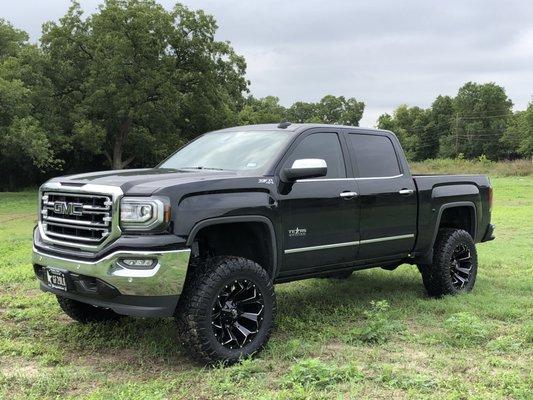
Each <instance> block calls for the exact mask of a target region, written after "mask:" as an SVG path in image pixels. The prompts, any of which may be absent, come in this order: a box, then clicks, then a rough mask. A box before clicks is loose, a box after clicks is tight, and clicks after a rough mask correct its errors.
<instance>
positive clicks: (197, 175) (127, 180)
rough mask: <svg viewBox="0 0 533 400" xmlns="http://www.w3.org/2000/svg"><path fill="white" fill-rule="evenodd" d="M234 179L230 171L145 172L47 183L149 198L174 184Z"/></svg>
mask: <svg viewBox="0 0 533 400" xmlns="http://www.w3.org/2000/svg"><path fill="white" fill-rule="evenodd" d="M237 176H238V175H237V173H236V172H232V171H213V170H176V169H166V168H146V169H129V170H112V171H100V172H90V173H86V174H77V175H69V176H62V177H58V178H54V179H51V180H50V181H49V182H58V183H61V184H62V185H65V186H83V185H85V184H88V183H90V184H93V185H106V186H115V187H120V188H121V189H122V192H123V193H124V194H128V195H150V194H152V193H154V192H155V191H157V190H158V189H162V188H166V187H169V186H174V185H176V184H185V183H191V182H198V181H207V180H220V179H225V178H233V177H237Z"/></svg>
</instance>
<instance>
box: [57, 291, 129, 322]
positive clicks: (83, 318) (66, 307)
mask: <svg viewBox="0 0 533 400" xmlns="http://www.w3.org/2000/svg"><path fill="white" fill-rule="evenodd" d="M56 297H57V302H58V303H59V306H60V307H61V309H62V310H63V311H64V312H65V314H67V315H68V316H69V317H70V318H72V319H73V320H75V321H78V322H81V323H83V324H87V323H90V322H105V321H117V320H119V319H120V318H122V315H120V314H117V313H116V312H114V311H113V310H110V309H108V308H101V307H95V306H91V305H90V304H86V303H82V302H81V301H76V300H72V299H68V298H66V297H61V296H56Z"/></svg>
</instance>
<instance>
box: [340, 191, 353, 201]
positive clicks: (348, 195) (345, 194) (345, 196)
mask: <svg viewBox="0 0 533 400" xmlns="http://www.w3.org/2000/svg"><path fill="white" fill-rule="evenodd" d="M339 196H341V197H342V198H343V199H344V200H350V199H353V198H354V197H357V193H356V192H341V194H340V195H339Z"/></svg>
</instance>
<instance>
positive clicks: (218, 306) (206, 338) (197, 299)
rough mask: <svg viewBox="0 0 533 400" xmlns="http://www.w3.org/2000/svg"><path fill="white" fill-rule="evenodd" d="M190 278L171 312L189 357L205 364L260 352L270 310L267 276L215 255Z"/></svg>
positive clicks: (248, 263)
mask: <svg viewBox="0 0 533 400" xmlns="http://www.w3.org/2000/svg"><path fill="white" fill-rule="evenodd" d="M193 274H194V275H193V276H192V277H191V279H190V280H189V281H188V283H187V286H186V288H185V290H184V292H183V293H182V296H181V299H180V302H179V304H178V308H177V310H176V319H177V322H178V326H179V331H180V336H181V339H182V342H183V344H184V345H185V347H187V348H188V349H189V351H190V352H191V355H193V356H196V358H199V359H200V360H201V361H203V362H206V363H213V362H217V361H222V362H225V363H234V362H236V361H238V360H239V359H240V358H243V357H247V356H250V355H252V354H254V353H257V352H258V351H260V350H261V349H262V348H263V346H264V345H265V343H266V342H267V341H268V338H269V336H270V333H271V331H272V327H273V321H274V315H275V309H276V296H275V293H274V288H273V285H272V282H271V279H270V277H269V276H268V274H267V272H266V271H265V270H264V269H263V268H261V266H259V265H258V264H256V263H255V262H253V261H251V260H247V259H245V258H242V257H215V258H212V259H209V260H207V261H206V262H205V264H204V265H199V266H198V270H197V271H196V272H193Z"/></svg>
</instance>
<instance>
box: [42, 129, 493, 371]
mask: <svg viewBox="0 0 533 400" xmlns="http://www.w3.org/2000/svg"><path fill="white" fill-rule="evenodd" d="M491 207H492V188H491V185H490V182H489V180H488V178H487V177H485V176H480V175H453V176H451V175H412V174H411V172H410V171H409V166H408V165H407V161H406V158H405V156H404V153H403V151H402V148H401V146H400V143H399V142H398V140H397V138H396V136H395V135H394V134H393V133H391V132H388V131H381V130H372V129H362V128H354V127H350V126H336V125H317V124H290V123H281V124H279V125H271V124H269V125H256V126H242V127H236V128H230V129H224V130H220V131H216V132H211V133H207V134H205V135H202V136H200V137H198V138H197V139H196V140H194V141H192V142H191V143H189V144H187V145H186V146H184V147H182V148H181V149H180V150H178V151H177V152H176V153H174V154H173V155H172V156H170V157H169V158H168V159H166V160H165V161H163V162H162V163H161V164H160V165H159V166H158V167H156V168H152V169H136V170H124V171H104V172H95V173H87V174H80V175H72V176H67V177H59V178H55V179H52V180H50V181H48V182H46V183H45V184H43V185H42V187H41V188H40V191H39V222H38V226H37V227H36V229H35V232H34V248H33V264H34V270H35V273H36V275H37V277H38V279H39V281H40V287H41V289H42V290H44V291H47V292H51V293H53V294H55V295H56V296H57V299H58V301H59V305H60V306H61V308H62V309H63V310H64V312H65V313H66V314H68V315H69V316H70V317H72V318H73V319H75V320H77V321H80V322H95V321H105V320H110V319H111V320H112V319H116V318H119V317H120V316H122V315H131V316H141V317H170V316H174V317H175V318H176V319H177V322H178V331H179V333H180V336H181V338H182V340H183V342H184V344H185V345H186V346H189V348H190V349H191V353H193V354H194V355H195V356H196V357H198V358H200V359H202V360H204V361H207V362H215V361H220V360H222V361H225V362H233V361H235V360H237V359H239V358H240V357H243V356H247V355H249V354H252V353H255V352H257V351H259V350H260V349H261V348H262V347H263V346H264V344H265V343H266V342H267V340H268V337H269V335H270V333H271V330H272V327H273V320H274V315H275V309H276V297H275V293H274V287H273V284H275V283H280V282H289V281H293V280H297V279H304V278H311V277H332V278H347V277H349V276H350V274H351V273H352V272H353V271H355V270H360V269H365V268H371V267H382V268H385V269H389V270H392V269H394V268H396V267H397V266H398V265H400V264H402V263H407V264H414V265H417V266H418V269H419V270H420V272H421V275H422V281H423V283H424V286H425V288H426V291H427V293H428V294H429V295H430V296H433V297H440V296H443V295H448V294H456V293H459V292H467V291H470V290H471V289H472V287H473V286H474V282H475V279H476V272H477V254H476V247H475V243H478V242H484V241H488V240H492V239H494V236H493V230H494V226H493V225H491V224H490V218H491Z"/></svg>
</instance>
